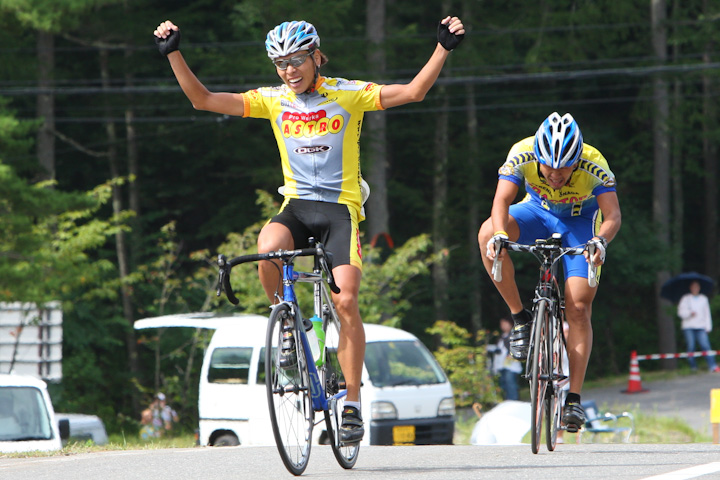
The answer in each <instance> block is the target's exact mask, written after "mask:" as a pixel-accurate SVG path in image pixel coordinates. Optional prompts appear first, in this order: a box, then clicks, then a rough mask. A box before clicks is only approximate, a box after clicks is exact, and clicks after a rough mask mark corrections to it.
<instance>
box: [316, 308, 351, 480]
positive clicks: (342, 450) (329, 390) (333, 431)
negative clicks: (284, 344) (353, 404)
mask: <svg viewBox="0 0 720 480" xmlns="http://www.w3.org/2000/svg"><path fill="white" fill-rule="evenodd" d="M330 315H332V314H330ZM330 318H332V316H331V317H330ZM338 326H339V322H338V321H337V320H336V319H335V320H334V321H332V320H331V321H328V322H326V332H325V365H324V366H323V369H322V372H323V373H322V378H323V385H324V387H325V394H326V397H327V398H329V400H328V410H327V411H325V425H326V428H327V433H328V441H329V443H330V446H331V447H332V450H333V454H334V455H335V459H336V460H337V462H338V464H340V466H341V467H343V468H345V469H350V468H352V467H353V466H355V462H357V458H358V454H359V452H360V444H358V443H355V444H351V445H344V444H341V443H340V438H339V431H340V425H341V424H342V418H341V414H342V409H343V406H344V405H345V401H344V397H339V398H335V397H334V395H336V394H337V393H338V392H339V391H340V390H341V389H340V383H341V382H342V380H343V379H342V372H341V370H340V363H339V362H338V360H337V346H338V341H339V337H340V332H339V330H338Z"/></svg>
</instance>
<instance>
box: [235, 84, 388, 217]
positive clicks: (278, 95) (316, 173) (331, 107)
mask: <svg viewBox="0 0 720 480" xmlns="http://www.w3.org/2000/svg"><path fill="white" fill-rule="evenodd" d="M315 87H316V88H315V90H314V91H313V92H311V93H303V94H300V95H296V94H295V93H294V92H293V91H292V90H290V89H289V88H288V87H287V86H286V85H281V86H278V87H262V88H258V89H255V90H250V91H248V92H245V93H243V94H242V95H243V101H244V102H245V113H244V114H243V116H244V117H253V118H267V119H269V120H270V123H271V124H272V129H273V133H274V134H275V139H276V141H277V144H278V148H279V149H280V158H281V160H282V169H283V175H284V177H285V193H284V194H285V198H286V199H290V198H301V199H305V200H314V201H323V202H332V203H341V204H345V205H350V206H352V207H354V208H355V209H356V210H357V212H358V215H359V212H360V209H361V206H362V205H361V196H360V177H361V174H360V130H361V128H362V122H363V116H364V113H365V112H367V111H374V110H382V105H381V104H380V90H381V88H382V86H381V85H377V84H375V83H370V82H362V81H357V80H345V79H343V78H325V77H320V78H318V81H317V84H316V86H315Z"/></svg>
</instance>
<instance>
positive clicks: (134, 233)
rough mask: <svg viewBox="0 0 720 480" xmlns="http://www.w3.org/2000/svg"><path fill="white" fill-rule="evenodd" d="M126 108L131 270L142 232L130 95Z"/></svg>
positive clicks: (128, 53)
mask: <svg viewBox="0 0 720 480" xmlns="http://www.w3.org/2000/svg"><path fill="white" fill-rule="evenodd" d="M132 52H133V50H132V49H131V48H129V47H127V48H125V86H126V87H128V90H130V89H131V88H132V87H133V84H134V82H133V75H132V73H131V69H130V62H131V58H132ZM126 105H127V108H126V109H125V144H126V147H127V161H128V174H129V175H130V181H129V184H128V189H129V194H130V198H129V203H130V210H132V211H133V212H135V216H134V217H133V218H132V219H131V220H130V226H131V228H132V230H131V232H130V236H131V242H130V265H131V268H133V269H134V268H135V267H136V266H137V264H138V251H137V250H138V248H139V246H140V244H141V243H140V242H141V235H142V232H141V231H140V193H139V189H138V178H139V175H140V169H139V167H138V148H137V133H136V130H135V122H134V121H135V110H134V109H133V108H132V106H133V105H135V102H134V101H133V98H132V95H127V104H126Z"/></svg>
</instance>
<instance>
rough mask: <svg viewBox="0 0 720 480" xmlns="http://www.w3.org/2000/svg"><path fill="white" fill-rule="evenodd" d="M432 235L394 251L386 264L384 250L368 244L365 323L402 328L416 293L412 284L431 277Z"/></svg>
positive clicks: (362, 290) (362, 294)
mask: <svg viewBox="0 0 720 480" xmlns="http://www.w3.org/2000/svg"><path fill="white" fill-rule="evenodd" d="M431 245H432V243H431V240H430V236H429V235H418V236H417V237H414V238H411V239H409V240H408V241H407V242H405V243H404V244H403V245H402V246H399V247H398V248H396V249H394V250H393V251H392V252H390V254H389V255H388V256H387V258H386V259H385V261H382V256H383V253H384V252H383V250H382V249H381V248H380V247H372V246H370V245H364V247H363V252H364V258H363V283H362V284H361V286H360V296H359V302H360V314H361V316H362V318H363V321H364V322H367V323H381V324H384V325H388V326H391V327H396V328H401V321H402V319H403V317H404V316H405V314H406V312H407V311H408V310H409V309H410V307H411V305H412V301H413V300H414V299H415V297H416V294H415V293H414V292H412V291H409V290H408V288H406V287H407V285H408V282H410V281H411V280H412V279H413V278H415V277H417V276H426V275H428V274H429V268H430V265H431V264H432V263H433V262H434V261H435V258H436V257H435V255H433V254H432V253H431V252H430V250H431Z"/></svg>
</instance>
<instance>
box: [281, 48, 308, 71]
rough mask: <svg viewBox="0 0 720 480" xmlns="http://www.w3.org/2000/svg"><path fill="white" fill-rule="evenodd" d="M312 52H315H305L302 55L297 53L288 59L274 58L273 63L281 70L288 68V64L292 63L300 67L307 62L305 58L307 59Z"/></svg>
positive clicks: (294, 66)
mask: <svg viewBox="0 0 720 480" xmlns="http://www.w3.org/2000/svg"><path fill="white" fill-rule="evenodd" d="M312 54H313V52H312V51H309V52H308V53H303V54H301V55H295V56H294V57H290V58H288V59H287V60H274V61H273V63H274V64H275V66H276V67H277V68H279V69H280V70H287V67H288V65H292V66H293V68H298V67H300V66H301V65H302V64H303V63H305V60H307V58H308V57H309V56H310V55H312Z"/></svg>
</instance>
